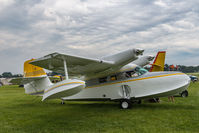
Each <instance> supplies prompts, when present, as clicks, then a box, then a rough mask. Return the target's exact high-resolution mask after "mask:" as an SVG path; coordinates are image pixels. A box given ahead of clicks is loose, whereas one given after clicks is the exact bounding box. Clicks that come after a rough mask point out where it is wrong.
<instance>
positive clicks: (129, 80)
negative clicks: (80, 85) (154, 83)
mask: <svg viewBox="0 0 199 133" xmlns="http://www.w3.org/2000/svg"><path fill="white" fill-rule="evenodd" d="M172 75H184V73H174V74H165V75H158V76H151V77H145V78H138V79H131V80H126V81H119V82H115V83H105V84H101V85H93V86H89V87H86V89H87V88H93V87H100V86H105V85H112V84H118V83H126V82H131V81H138V80H145V79H152V78H158V77H166V76H172Z"/></svg>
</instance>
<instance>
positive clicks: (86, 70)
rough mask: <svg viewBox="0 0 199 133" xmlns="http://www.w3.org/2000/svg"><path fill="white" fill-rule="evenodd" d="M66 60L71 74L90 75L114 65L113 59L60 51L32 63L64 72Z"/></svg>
mask: <svg viewBox="0 0 199 133" xmlns="http://www.w3.org/2000/svg"><path fill="white" fill-rule="evenodd" d="M63 60H66V63H67V69H68V74H69V76H78V75H79V76H81V75H84V76H86V75H90V74H95V73H97V72H101V71H104V70H106V69H108V68H110V67H111V66H113V65H114V63H113V62H111V61H105V60H99V59H91V58H84V57H78V56H72V55H65V54H60V53H52V54H49V55H46V56H44V57H42V58H39V59H36V60H34V61H32V62H30V64H33V65H36V66H39V67H42V68H45V69H48V70H51V71H54V72H58V73H64V63H63Z"/></svg>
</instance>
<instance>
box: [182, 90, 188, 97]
mask: <svg viewBox="0 0 199 133" xmlns="http://www.w3.org/2000/svg"><path fill="white" fill-rule="evenodd" d="M188 95H189V93H188V91H187V90H185V91H183V92H182V93H181V97H188Z"/></svg>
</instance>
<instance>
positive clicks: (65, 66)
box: [63, 59, 68, 80]
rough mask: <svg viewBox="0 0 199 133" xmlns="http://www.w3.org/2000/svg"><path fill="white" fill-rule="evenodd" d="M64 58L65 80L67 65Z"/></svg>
mask: <svg viewBox="0 0 199 133" xmlns="http://www.w3.org/2000/svg"><path fill="white" fill-rule="evenodd" d="M63 60H64V71H65V77H66V80H67V79H68V70H67V65H66V60H65V59H63Z"/></svg>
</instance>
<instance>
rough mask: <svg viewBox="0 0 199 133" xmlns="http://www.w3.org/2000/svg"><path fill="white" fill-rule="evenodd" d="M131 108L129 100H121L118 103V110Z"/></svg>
mask: <svg viewBox="0 0 199 133" xmlns="http://www.w3.org/2000/svg"><path fill="white" fill-rule="evenodd" d="M131 107H132V102H131V100H129V99H122V100H121V101H120V108H121V109H129V108H131Z"/></svg>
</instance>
